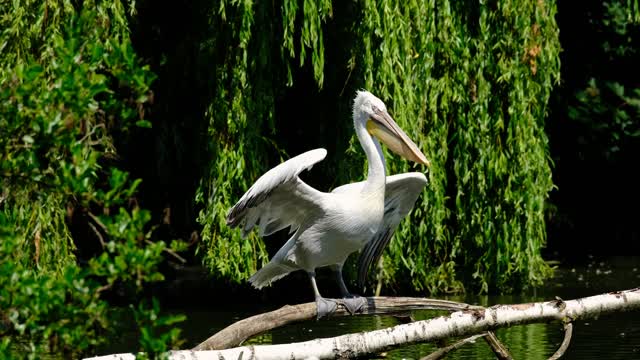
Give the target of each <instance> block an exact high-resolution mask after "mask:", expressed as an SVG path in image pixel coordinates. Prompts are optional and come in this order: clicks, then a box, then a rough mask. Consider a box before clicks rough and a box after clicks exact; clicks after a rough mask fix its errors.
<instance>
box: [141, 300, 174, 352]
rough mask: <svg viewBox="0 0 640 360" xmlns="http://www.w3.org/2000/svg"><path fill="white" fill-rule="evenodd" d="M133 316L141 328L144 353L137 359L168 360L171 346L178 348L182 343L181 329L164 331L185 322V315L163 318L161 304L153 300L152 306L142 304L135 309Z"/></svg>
mask: <svg viewBox="0 0 640 360" xmlns="http://www.w3.org/2000/svg"><path fill="white" fill-rule="evenodd" d="M133 315H134V317H135V320H136V323H137V324H138V328H140V345H141V351H142V352H141V353H138V354H137V356H136V358H137V359H163V358H168V351H169V350H171V347H170V346H174V347H176V346H178V345H179V344H181V343H182V340H181V339H180V329H178V328H175V327H174V328H170V329H168V330H166V331H163V330H164V329H165V328H166V327H171V326H173V325H175V324H176V323H179V322H181V321H184V320H185V319H186V317H185V316H184V315H172V316H164V315H163V316H161V315H160V303H159V302H158V301H157V300H156V299H155V298H153V299H152V302H151V306H149V305H147V304H145V303H140V304H139V305H138V307H137V308H134V309H133Z"/></svg>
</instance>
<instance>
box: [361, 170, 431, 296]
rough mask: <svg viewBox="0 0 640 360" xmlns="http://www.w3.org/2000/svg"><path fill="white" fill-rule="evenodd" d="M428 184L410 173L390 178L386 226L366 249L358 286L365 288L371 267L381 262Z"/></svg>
mask: <svg viewBox="0 0 640 360" xmlns="http://www.w3.org/2000/svg"><path fill="white" fill-rule="evenodd" d="M426 184H427V178H426V176H424V174H422V173H406V174H398V175H393V176H388V177H387V184H386V188H385V193H384V219H383V222H382V227H381V228H380V230H378V232H377V233H376V234H375V235H374V236H373V238H372V239H371V240H369V242H368V243H367V244H366V245H365V246H364V249H362V252H361V253H360V258H359V259H358V287H359V288H360V289H362V288H363V285H364V282H365V280H366V279H367V274H368V273H369V268H370V267H371V264H375V263H377V262H378V259H379V258H380V256H382V251H383V250H384V248H385V247H386V246H387V244H388V243H389V240H391V237H392V236H393V233H394V231H395V230H396V228H397V227H398V224H400V221H402V219H404V217H405V216H407V214H409V212H410V211H411V210H412V209H413V206H414V204H415V202H416V200H417V199H418V196H419V195H420V193H421V192H422V189H423V188H424V186H425V185H426Z"/></svg>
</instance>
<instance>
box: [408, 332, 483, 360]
mask: <svg viewBox="0 0 640 360" xmlns="http://www.w3.org/2000/svg"><path fill="white" fill-rule="evenodd" d="M487 334H488V333H484V334H477V335H473V336H469V337H468V338H466V339H462V340H460V341H458V342H455V343H453V344H451V345H449V346H445V347H443V348H440V349H438V350H436V351H434V352H432V353H431V354H429V355H427V356H425V357H423V358H421V359H420V360H438V359H442V358H443V357H445V356H447V354H448V353H450V352H452V351H453V350H457V349H459V348H461V347H462V346H464V345H466V344H468V343H472V342H475V341H476V339H478V338H479V337H483V336H487Z"/></svg>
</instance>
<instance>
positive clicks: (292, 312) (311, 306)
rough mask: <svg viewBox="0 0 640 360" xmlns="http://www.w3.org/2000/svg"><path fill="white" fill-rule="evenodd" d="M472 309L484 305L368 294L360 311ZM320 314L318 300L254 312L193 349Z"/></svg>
mask: <svg viewBox="0 0 640 360" xmlns="http://www.w3.org/2000/svg"><path fill="white" fill-rule="evenodd" d="M469 309H482V307H480V306H473V305H469V304H463V303H458V302H454V301H446V300H436V299H424V298H407V297H370V298H367V306H366V307H365V308H364V309H362V311H361V312H360V313H359V314H370V315H373V314H378V315H379V314H391V313H395V312H399V311H402V312H407V311H412V310H447V311H459V310H469ZM316 315H317V309H316V303H315V302H312V303H305V304H299V305H293V306H291V305H285V306H284V307H282V308H280V309H278V310H274V311H271V312H268V313H264V314H259V315H254V316H251V317H249V318H246V319H243V320H240V321H238V322H236V323H234V324H231V325H230V326H228V327H226V328H225V329H222V330H220V331H219V332H218V333H216V334H214V335H213V336H211V337H210V338H208V339H207V340H205V341H204V342H202V343H201V344H199V345H198V346H196V347H195V348H193V350H218V349H227V348H229V347H233V346H238V345H240V344H241V343H242V342H243V341H245V340H246V339H248V338H250V337H252V336H255V335H258V334H260V333H263V332H265V331H268V330H271V329H274V328H277V327H280V326H283V325H287V324H290V323H294V322H298V321H303V320H311V319H315V318H316ZM349 315H351V314H350V313H349V312H348V311H347V310H346V309H345V308H343V307H342V306H339V307H338V310H337V311H336V312H335V313H334V314H332V316H349Z"/></svg>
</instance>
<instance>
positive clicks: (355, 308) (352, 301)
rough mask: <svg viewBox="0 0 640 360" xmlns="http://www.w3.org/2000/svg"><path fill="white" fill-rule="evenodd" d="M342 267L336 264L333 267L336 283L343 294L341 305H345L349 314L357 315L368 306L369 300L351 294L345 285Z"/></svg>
mask: <svg viewBox="0 0 640 360" xmlns="http://www.w3.org/2000/svg"><path fill="white" fill-rule="evenodd" d="M342 265H343V264H335V265H333V266H332V268H333V270H335V274H336V281H337V282H338V286H339V287H340V293H341V294H342V300H341V301H340V303H341V304H342V305H344V307H345V308H346V309H347V311H349V313H351V314H355V313H357V312H359V311H360V309H362V308H363V307H364V306H366V305H367V299H365V298H363V297H361V296H359V295H352V294H351V293H350V292H349V290H348V289H347V285H345V283H344V277H342Z"/></svg>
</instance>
